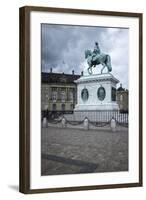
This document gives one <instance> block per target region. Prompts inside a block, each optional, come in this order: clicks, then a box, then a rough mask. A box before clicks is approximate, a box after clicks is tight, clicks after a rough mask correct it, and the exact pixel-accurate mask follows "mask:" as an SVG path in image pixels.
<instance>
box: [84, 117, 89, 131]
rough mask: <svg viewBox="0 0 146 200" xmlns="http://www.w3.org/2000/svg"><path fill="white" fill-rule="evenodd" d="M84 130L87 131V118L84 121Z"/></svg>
mask: <svg viewBox="0 0 146 200" xmlns="http://www.w3.org/2000/svg"><path fill="white" fill-rule="evenodd" d="M84 129H85V130H89V120H88V118H85V119H84Z"/></svg>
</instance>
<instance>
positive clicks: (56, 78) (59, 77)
mask: <svg viewBox="0 0 146 200" xmlns="http://www.w3.org/2000/svg"><path fill="white" fill-rule="evenodd" d="M41 78H42V83H74V81H75V80H77V79H79V78H80V75H75V74H64V73H53V72H50V73H46V72H42V77H41Z"/></svg>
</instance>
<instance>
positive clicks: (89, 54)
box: [85, 49, 92, 58]
mask: <svg viewBox="0 0 146 200" xmlns="http://www.w3.org/2000/svg"><path fill="white" fill-rule="evenodd" d="M91 54H92V53H91V51H90V50H88V49H87V50H85V58H88V56H91Z"/></svg>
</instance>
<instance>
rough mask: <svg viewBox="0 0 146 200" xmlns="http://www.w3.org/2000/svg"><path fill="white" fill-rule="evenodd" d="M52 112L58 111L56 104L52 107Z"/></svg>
mask: <svg viewBox="0 0 146 200" xmlns="http://www.w3.org/2000/svg"><path fill="white" fill-rule="evenodd" d="M52 110H53V111H56V110H57V106H56V104H55V103H53V105H52Z"/></svg>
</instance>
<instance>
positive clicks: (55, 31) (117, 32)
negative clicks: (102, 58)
mask: <svg viewBox="0 0 146 200" xmlns="http://www.w3.org/2000/svg"><path fill="white" fill-rule="evenodd" d="M41 33H42V36H41V38H42V40H41V46H42V49H41V51H42V58H41V60H42V71H49V70H50V68H51V67H52V68H53V71H54V72H65V73H71V71H72V70H73V69H74V70H75V72H76V73H78V74H80V73H81V71H82V70H83V69H84V68H85V65H86V61H85V57H84V51H85V49H91V50H93V47H94V43H95V41H98V42H99V44H100V48H101V51H102V52H104V53H108V54H109V55H111V58H112V67H113V72H112V73H113V74H114V75H115V76H117V77H120V74H125V73H128V48H129V47H128V29H120V28H104V27H85V26H68V25H51V24H42V29H41ZM127 77H128V74H127V76H125V78H121V80H120V81H121V82H123V83H124V84H125V86H126V87H128V80H126V79H128V78H127Z"/></svg>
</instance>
